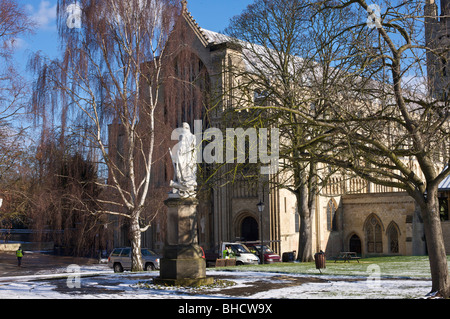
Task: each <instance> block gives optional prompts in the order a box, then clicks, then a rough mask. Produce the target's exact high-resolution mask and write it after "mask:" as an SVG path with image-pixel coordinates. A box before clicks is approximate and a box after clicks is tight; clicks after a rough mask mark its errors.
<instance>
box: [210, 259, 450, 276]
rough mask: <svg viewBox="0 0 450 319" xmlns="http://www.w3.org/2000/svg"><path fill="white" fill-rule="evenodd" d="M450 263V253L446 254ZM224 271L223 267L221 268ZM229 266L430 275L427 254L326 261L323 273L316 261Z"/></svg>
mask: <svg viewBox="0 0 450 319" xmlns="http://www.w3.org/2000/svg"><path fill="white" fill-rule="evenodd" d="M447 261H448V263H449V265H450V256H447ZM218 269H221V270H223V269H224V268H218ZM227 269H230V270H232V269H234V270H242V271H244V270H245V271H261V272H277V273H292V274H305V275H333V276H358V277H361V276H362V277H369V276H374V275H377V274H378V273H379V275H380V276H381V278H413V279H414V278H418V279H425V278H431V274H430V265H429V261H428V256H394V257H374V258H364V259H360V261H359V263H358V262H357V261H350V262H345V263H344V262H343V261H337V262H336V263H335V262H334V260H327V262H326V268H325V269H322V270H321V271H322V272H321V273H320V272H319V270H317V269H316V267H315V263H314V262H310V263H297V262H293V263H275V264H267V265H244V266H239V267H238V268H236V267H235V268H231V267H228V268H227Z"/></svg>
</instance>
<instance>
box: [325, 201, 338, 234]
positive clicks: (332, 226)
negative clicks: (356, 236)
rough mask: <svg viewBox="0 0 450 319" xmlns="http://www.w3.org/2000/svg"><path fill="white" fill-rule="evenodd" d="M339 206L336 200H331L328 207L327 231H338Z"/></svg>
mask: <svg viewBox="0 0 450 319" xmlns="http://www.w3.org/2000/svg"><path fill="white" fill-rule="evenodd" d="M336 211H337V205H336V201H335V200H334V199H330V201H329V202H328V205H327V229H328V230H329V231H336V230H338V227H337V214H336Z"/></svg>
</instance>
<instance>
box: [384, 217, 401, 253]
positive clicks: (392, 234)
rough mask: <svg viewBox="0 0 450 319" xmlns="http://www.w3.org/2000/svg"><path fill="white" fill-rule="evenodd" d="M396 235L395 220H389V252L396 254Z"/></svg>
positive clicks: (397, 231) (397, 232) (397, 233)
mask: <svg viewBox="0 0 450 319" xmlns="http://www.w3.org/2000/svg"><path fill="white" fill-rule="evenodd" d="M398 236H399V230H398V226H397V224H396V223H395V222H391V223H390V224H389V226H388V228H387V237H388V243H389V246H388V249H389V253H391V254H398Z"/></svg>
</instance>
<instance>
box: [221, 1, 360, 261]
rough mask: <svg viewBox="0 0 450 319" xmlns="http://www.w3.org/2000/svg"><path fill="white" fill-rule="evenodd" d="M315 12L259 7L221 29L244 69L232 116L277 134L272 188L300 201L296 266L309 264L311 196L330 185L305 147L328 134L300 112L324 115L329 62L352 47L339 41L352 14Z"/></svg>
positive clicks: (286, 4) (288, 5) (332, 77)
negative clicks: (233, 41)
mask: <svg viewBox="0 0 450 319" xmlns="http://www.w3.org/2000/svg"><path fill="white" fill-rule="evenodd" d="M318 9H319V8H318V7H317V6H312V5H310V4H309V3H308V2H305V1H291V0H289V1H286V0H264V1H256V2H255V3H254V4H252V5H250V6H249V7H248V8H247V9H246V10H245V11H244V12H243V13H242V14H241V15H239V16H237V17H234V18H233V19H232V20H231V23H230V26H229V27H228V28H227V29H226V30H225V32H226V33H227V34H229V35H230V36H232V37H234V38H236V39H238V40H236V41H237V44H239V45H240V46H241V47H242V55H243V59H244V65H245V66H246V67H245V68H244V69H242V68H236V69H233V70H230V72H233V74H234V75H235V76H236V78H238V79H239V81H236V82H237V83H238V84H237V87H235V88H234V89H235V90H236V91H239V92H240V93H242V95H241V96H240V97H238V98H236V100H237V103H236V108H235V109H234V110H233V111H238V112H239V113H238V116H239V118H241V119H243V120H244V121H245V122H247V123H248V124H249V125H262V126H263V127H268V126H271V127H277V128H279V129H280V170H279V172H278V174H276V175H275V176H274V178H272V181H271V182H272V183H275V184H276V185H277V186H278V187H280V188H285V189H288V190H290V191H291V192H292V193H293V194H295V196H296V198H297V211H298V214H299V216H300V231H299V249H298V256H297V259H298V260H300V261H312V260H313V251H312V247H313V245H312V231H313V228H312V219H313V217H314V213H315V212H314V207H315V198H316V196H317V194H318V191H319V189H320V186H324V182H326V180H327V179H326V175H327V172H326V171H324V170H320V168H319V166H318V161H317V160H316V159H315V158H313V157H311V156H309V155H308V154H310V152H309V148H314V147H318V145H320V141H321V140H322V139H325V138H326V131H327V129H325V130H324V129H323V128H321V127H320V126H314V125H309V123H308V122H307V121H306V120H305V119H304V118H303V117H302V116H300V115H299V114H297V112H298V110H301V111H302V113H303V112H305V113H307V114H309V116H310V117H312V118H318V119H320V118H324V117H325V111H326V106H327V105H328V104H327V92H329V91H330V90H334V89H335V84H334V82H335V81H336V79H338V78H340V77H341V76H342V74H343V73H344V70H337V69H335V68H333V63H334V61H335V60H336V59H337V58H338V57H339V56H343V55H346V54H347V53H348V50H349V48H350V47H351V42H352V41H354V39H345V38H343V37H340V36H339V34H340V33H341V32H342V30H343V29H344V28H345V27H346V24H344V23H342V21H346V20H349V21H350V20H351V19H352V15H351V12H349V10H347V11H348V12H335V13H334V14H331V15H330V14H329V12H328V13H327V14H322V13H320V12H318ZM331 26H332V27H331ZM330 39H333V41H329V40H330ZM245 111H246V112H245ZM242 114H245V116H244V115H242ZM330 136H331V135H330ZM320 178H322V179H320Z"/></svg>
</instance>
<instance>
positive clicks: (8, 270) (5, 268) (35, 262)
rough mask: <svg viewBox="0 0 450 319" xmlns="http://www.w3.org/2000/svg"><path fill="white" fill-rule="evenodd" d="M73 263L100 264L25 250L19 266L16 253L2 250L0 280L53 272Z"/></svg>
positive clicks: (84, 259)
mask: <svg viewBox="0 0 450 319" xmlns="http://www.w3.org/2000/svg"><path fill="white" fill-rule="evenodd" d="M73 264H76V265H91V264H92V265H93V264H98V260H96V259H90V258H80V257H68V256H54V255H51V254H46V253H39V252H27V251H25V254H24V256H23V258H22V266H21V267H18V266H17V257H16V255H15V253H5V252H2V253H0V280H1V278H2V277H12V276H30V275H36V274H41V273H45V272H51V271H52V270H55V269H61V268H63V267H68V266H69V265H73Z"/></svg>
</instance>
